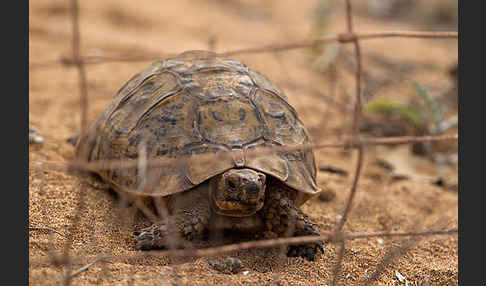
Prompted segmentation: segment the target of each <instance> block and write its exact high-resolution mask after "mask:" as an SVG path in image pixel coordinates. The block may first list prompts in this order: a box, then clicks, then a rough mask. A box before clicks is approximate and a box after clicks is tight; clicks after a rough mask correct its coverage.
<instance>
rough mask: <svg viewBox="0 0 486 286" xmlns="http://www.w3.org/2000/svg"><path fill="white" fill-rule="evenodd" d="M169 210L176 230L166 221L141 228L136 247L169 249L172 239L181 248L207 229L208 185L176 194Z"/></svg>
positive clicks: (209, 210) (208, 211) (208, 212)
mask: <svg viewBox="0 0 486 286" xmlns="http://www.w3.org/2000/svg"><path fill="white" fill-rule="evenodd" d="M167 207H168V209H169V211H170V213H171V217H170V219H171V221H172V226H173V228H172V229H171V228H169V227H168V225H167V223H166V222H164V221H161V222H158V223H154V224H153V225H152V226H150V227H147V228H144V229H142V230H141V231H140V234H139V235H138V237H137V238H136V245H135V248H137V249H154V248H169V247H170V246H171V241H170V239H173V241H172V243H174V245H173V246H174V247H182V246H183V245H184V242H185V240H192V239H193V238H194V237H196V236H198V235H201V234H203V232H204V231H205V230H207V228H208V225H209V219H210V216H211V209H210V205H209V194H208V189H207V185H206V184H204V185H200V186H198V187H197V188H195V189H193V190H190V191H186V192H182V193H179V194H176V195H173V196H172V197H171V198H170V200H169V202H168V205H167ZM159 213H160V211H159ZM171 230H172V231H171ZM174 230H175V231H174Z"/></svg>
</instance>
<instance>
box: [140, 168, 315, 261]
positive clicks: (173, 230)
mask: <svg viewBox="0 0 486 286" xmlns="http://www.w3.org/2000/svg"><path fill="white" fill-rule="evenodd" d="M250 173H251V172H250ZM250 173H248V171H246V172H245V171H242V172H241V173H240V174H241V180H236V179H235V176H238V172H235V170H232V171H231V172H229V173H228V174H231V176H229V175H228V174H227V175H221V177H220V178H218V177H216V178H214V180H229V179H231V180H232V181H233V182H234V184H236V187H233V188H232V190H229V191H228V189H224V186H225V185H227V184H226V183H224V184H223V183H221V182H220V183H205V184H202V185H199V186H198V187H196V188H195V189H192V190H189V191H185V192H182V193H178V194H175V195H173V196H171V198H170V200H169V201H168V204H167V207H168V210H169V212H170V214H171V222H172V227H168V225H167V223H166V222H159V223H155V224H154V225H152V226H150V227H148V228H145V229H143V230H141V233H140V235H139V236H138V237H137V239H136V240H137V243H136V248H137V249H153V248H170V247H183V246H184V243H185V242H187V240H192V239H193V238H194V237H195V236H199V235H201V234H202V233H203V232H204V231H206V230H210V228H211V229H212V226H211V224H210V222H211V221H212V222H213V223H214V222H216V221H215V220H216V218H218V219H220V220H224V223H222V224H220V227H223V228H227V229H237V230H241V231H245V230H244V229H243V228H247V229H250V228H251V227H252V226H253V225H254V226H255V228H256V227H258V226H259V225H260V226H261V225H264V226H263V230H264V231H265V236H267V237H292V236H305V235H319V232H318V231H317V230H316V225H315V224H314V223H313V222H312V221H310V219H309V217H308V216H307V215H305V214H304V213H303V212H302V211H301V210H300V208H299V207H298V203H299V198H298V197H297V196H299V195H300V194H299V193H298V192H296V191H295V190H293V189H291V188H289V187H287V186H286V185H284V184H283V183H281V182H279V181H278V180H276V179H269V180H268V181H269V183H270V184H269V185H267V186H266V190H265V192H264V197H265V199H264V205H263V207H262V208H261V209H260V210H258V211H256V213H255V214H253V215H251V216H247V217H246V218H245V217H231V216H228V215H221V214H217V212H215V210H214V209H213V208H214V207H215V204H214V203H213V204H212V203H211V200H213V199H218V198H220V197H219V196H211V195H210V194H211V193H214V192H221V194H224V195H226V196H227V197H235V194H237V193H238V192H242V193H243V191H241V188H243V187H245V186H247V185H248V181H249V180H250V178H251V177H253V178H254V180H261V178H260V177H259V176H255V175H254V174H253V175H251V174H250ZM243 178H246V179H247V180H246V181H245V180H243ZM212 180H213V179H212ZM237 181H240V182H241V185H238V184H237ZM263 181H265V180H263ZM211 187H212V188H214V189H213V190H212V191H211V192H210V188H211ZM261 188H263V189H265V186H261ZM235 192H236V193H235ZM262 195H263V194H262ZM215 197H216V198H215ZM239 197H240V198H241V200H242V201H243V199H245V198H246V199H247V197H245V196H239ZM223 199H224V197H223ZM255 200H256V201H259V199H258V197H255ZM233 202H234V204H235V205H236V204H237V203H238V201H237V200H236V201H233ZM160 213H161V212H160V211H159V214H160ZM240 220H241V221H240ZM262 222H263V223H262ZM246 231H248V230H246ZM171 239H172V240H171ZM318 249H320V250H321V252H324V250H323V246H322V242H317V243H307V244H299V245H291V246H289V247H288V251H287V256H290V257H298V256H300V257H302V258H304V259H307V260H309V261H314V260H315V256H316V254H317V250H318Z"/></svg>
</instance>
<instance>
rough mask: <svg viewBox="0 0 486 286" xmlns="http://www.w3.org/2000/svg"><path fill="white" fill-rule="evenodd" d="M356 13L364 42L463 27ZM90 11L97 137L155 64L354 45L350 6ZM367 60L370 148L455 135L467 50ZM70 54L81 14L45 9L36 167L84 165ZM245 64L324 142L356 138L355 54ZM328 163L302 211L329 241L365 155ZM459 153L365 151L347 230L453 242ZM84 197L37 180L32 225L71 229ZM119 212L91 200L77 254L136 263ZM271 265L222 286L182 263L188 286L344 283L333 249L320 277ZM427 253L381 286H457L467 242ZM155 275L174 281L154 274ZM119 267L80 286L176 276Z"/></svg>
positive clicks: (362, 8)
mask: <svg viewBox="0 0 486 286" xmlns="http://www.w3.org/2000/svg"><path fill="white" fill-rule="evenodd" d="M351 3H352V4H353V23H354V30H355V31H356V32H371V31H395V30H418V31H457V27H458V24H457V19H458V16H457V11H458V7H457V4H458V3H457V1H452V0H427V1H419V0H373V1H371V0H370V1H351ZM79 5H80V6H79V9H80V26H79V28H80V33H81V36H80V41H81V51H80V52H81V54H82V55H83V56H84V57H86V59H87V63H86V73H87V80H88V86H87V89H88V99H89V105H88V122H89V123H90V122H92V121H93V120H94V119H95V118H96V117H97V115H98V114H99V112H100V111H101V109H102V108H103V106H104V105H105V104H106V103H107V102H108V101H109V100H110V98H111V97H112V96H113V95H114V94H115V93H116V92H117V91H118V89H119V88H120V87H121V86H122V85H123V84H124V83H125V82H126V81H127V80H128V79H130V78H131V77H132V76H133V75H134V74H136V73H137V72H139V71H140V70H142V69H143V68H145V67H146V66H148V65H149V64H150V63H151V62H152V61H154V60H155V59H156V58H164V57H167V56H169V55H174V54H178V53H181V52H183V51H186V50H212V51H215V52H229V51H233V50H239V49H246V48H255V47H263V46H268V45H274V44H286V43H293V42H301V41H305V40H310V39H316V38H319V37H324V36H329V35H335V34H338V33H342V32H345V31H346V15H345V7H344V1H337V0H314V1H300V2H299V3H297V2H296V1H277V0H265V1H257V0H246V1H244V0H226V1H225V0H205V1H203V0H198V1H194V0H191V1H189V0H180V1H155V0H151V1H142V2H136V1H129V0H117V1H112V0H105V1H80V3H79ZM360 45H361V53H362V60H363V72H362V87H363V100H364V102H363V103H364V110H363V112H364V116H363V118H362V120H361V122H360V132H361V134H362V136H364V137H386V136H423V135H440V134H454V133H457V124H458V121H457V118H458V117H457V112H458V109H457V98H458V93H457V63H458V57H457V55H458V49H457V39H414V38H385V39H370V40H362V41H360ZM71 55H72V11H71V2H70V1H60V0H39V1H31V2H30V6H29V64H30V71H29V93H30V94H29V123H30V130H29V131H30V134H31V144H30V152H29V159H30V162H31V164H33V163H35V162H37V161H39V162H40V161H68V160H71V159H73V158H74V153H73V147H72V146H71V145H69V144H68V143H67V142H66V140H67V139H68V138H69V137H70V136H72V135H73V134H76V133H77V132H79V128H80V124H81V123H80V117H81V109H80V103H79V96H80V92H79V78H78V72H77V70H76V68H75V67H74V66H68V65H64V64H63V63H62V59H66V58H69V57H70V56H71ZM232 57H233V58H236V59H238V60H241V61H243V62H244V63H245V64H247V65H248V66H249V67H251V68H253V69H255V70H258V71H260V72H261V73H263V74H264V75H266V76H267V77H268V78H269V79H270V80H271V81H272V82H273V83H274V84H276V85H277V86H278V87H279V88H280V89H281V90H283V92H284V93H285V94H286V95H287V96H288V98H289V102H290V104H292V105H293V106H294V107H295V109H296V110H297V112H298V114H299V115H300V117H301V119H302V121H303V122H304V124H305V125H306V127H307V129H308V130H309V132H310V133H311V135H312V138H313V139H314V140H315V141H321V140H325V139H328V138H329V139H330V140H339V138H343V136H345V135H349V134H351V126H352V110H353V104H354V100H355V78H354V76H355V72H356V68H357V63H356V59H355V54H354V50H353V45H352V44H351V45H347V44H339V43H328V44H325V45H324V44H323V45H320V46H314V47H308V48H300V49H292V50H288V51H281V52H265V53H246V54H245V53H241V54H235V55H234V56H232ZM315 152H316V161H317V165H318V169H319V170H320V171H319V175H318V184H319V186H321V187H322V188H324V189H325V190H326V191H325V192H323V195H322V196H321V198H320V199H315V200H313V201H311V202H310V203H308V204H306V205H304V206H303V209H304V211H306V213H309V214H310V216H311V217H312V218H313V219H314V220H316V221H318V223H319V227H320V229H322V230H328V229H329V228H331V226H332V227H333V226H334V224H335V222H336V221H337V217H338V216H339V214H340V213H342V209H343V206H344V204H345V200H346V198H347V195H348V192H349V187H350V182H351V180H352V178H353V172H354V164H355V162H356V154H355V152H354V151H352V150H350V149H349V150H348V149H342V148H331V149H319V150H316V151H315ZM457 152H458V149H457V141H441V142H428V143H416V144H409V145H399V146H394V147H384V146H369V147H367V148H366V157H365V165H364V169H363V172H362V178H361V180H360V185H359V188H358V190H359V194H358V196H357V198H356V200H357V201H356V203H355V207H354V209H353V211H352V215H351V216H350V218H349V222H348V224H347V226H346V227H345V230H348V231H362V232H373V231H391V230H410V229H411V228H413V227H416V226H417V223H416V222H417V221H416V219H417V218H422V221H421V224H420V226H421V227H422V228H424V229H427V228H426V227H427V226H429V227H430V226H436V224H437V222H438V221H440V226H441V227H457V192H458V186H457V158H458V153H457ZM78 189H79V187H78V183H77V180H76V178H75V177H73V176H71V175H68V174H65V173H62V172H55V171H42V172H41V171H38V170H34V169H31V170H30V173H29V192H30V199H29V215H30V217H29V223H30V225H31V226H33V225H50V226H51V227H54V228H56V229H66V226H67V225H69V223H70V220H71V219H72V215H70V214H71V213H72V212H73V209H74V208H75V206H76V195H77V194H76V192H77V191H78ZM90 204H91V205H90ZM114 204H115V203H114V202H113V198H112V197H110V196H108V195H107V194H106V192H104V191H100V190H98V191H96V190H95V191H90V192H89V194H88V198H87V206H88V209H89V211H87V213H86V214H85V215H84V216H83V219H82V220H81V221H80V222H79V227H78V229H79V233H78V234H77V235H76V236H75V237H76V240H75V241H76V242H77V243H78V244H76V243H75V244H74V246H73V251H75V252H78V251H82V252H83V253H97V252H101V251H110V252H113V253H120V254H126V253H131V252H132V251H133V248H132V245H131V244H130V243H131V240H130V239H131V238H130V237H129V233H130V231H132V230H133V229H130V227H128V228H124V227H121V226H119V227H118V228H117V227H116V226H114V225H111V226H110V225H107V224H106V221H109V218H111V219H115V220H121V219H120V218H113V217H112V216H113V214H110V213H109V210H110V209H113V208H114ZM115 225H116V224H115ZM131 227H132V228H133V225H132V226H131ZM66 231H67V230H66ZM62 241H63V240H62V238H59V237H56V238H51V240H49V236H47V235H45V234H42V233H31V234H30V256H31V257H34V258H38V257H42V256H45V255H46V251H47V249H48V248H49V245H50V243H51V242H52V243H53V245H54V248H55V249H57V248H59V249H60V248H61V245H62ZM120 241H121V242H122V243H120ZM393 243H394V240H392V239H390V240H388V239H387V240H386V241H385V242H384V243H379V242H378V243H377V242H376V240H373V241H372V242H370V241H368V242H367V241H364V242H363V241H362V242H354V241H353V242H352V243H351V242H350V247H351V249H353V251H355V252H356V253H354V252H353V254H354V255H352V256H349V258H347V259H345V261H344V263H345V265H344V268H343V272H342V273H343V274H342V277H341V279H342V282H343V283H345V282H346V283H350V281H352V280H350V279H352V278H353V277H354V278H355V280H356V281H358V280H359V279H360V278H362V277H364V276H366V273H367V272H365V270H366V269H373V267H375V266H376V264H378V263H379V261H380V259H381V258H382V257H383V255H384V253H386V251H387V249H388V248H387V247H389V246H390V245H392V244H393ZM87 245H89V246H90V247H87ZM427 248H432V249H435V252H434V254H433V256H434V259H435V260H434V261H435V263H433V265H432V264H429V263H428V262H429V260H430V259H431V258H430V255H431V254H430V253H428V252H427V251H426V250H424V249H427ZM258 251H261V250H255V251H247V252H238V253H237V254H235V255H236V256H238V257H239V258H240V259H241V260H242V261H243V263H244V264H245V267H246V268H247V269H249V271H250V274H248V275H246V276H245V275H243V274H239V275H236V276H228V275H223V276H221V275H222V274H218V272H217V270H215V269H213V268H211V266H210V264H209V263H206V262H207V261H206V260H204V259H206V258H201V259H198V260H196V262H193V263H187V264H183V265H184V266H182V269H185V268H184V267H187V269H192V270H191V271H189V272H187V273H186V272H184V270H182V272H181V273H183V274H181V275H182V276H184V275H186V276H184V277H186V278H187V279H188V281H191V279H193V281H196V282H194V283H195V284H201V285H204V284H205V283H207V284H208V285H210V284H209V283H213V282H215V281H220V282H221V283H223V284H224V283H228V284H231V283H235V284H238V283H243V284H244V283H246V282H248V283H250V282H252V281H253V282H254V283H260V282H262V281H266V280H265V279H270V278H271V277H273V276H272V275H274V274H275V273H280V275H281V276H280V277H281V281H282V283H283V285H290V284H294V283H298V282H299V281H307V284H310V285H319V283H320V282H322V279H328V278H329V277H330V275H331V274H330V272H331V271H330V269H331V268H332V261H333V259H334V257H335V249H334V246H332V245H329V246H328V248H326V253H325V255H324V256H323V258H322V259H321V260H320V261H318V262H317V263H315V264H312V265H311V264H307V263H305V264H302V263H303V262H298V261H290V262H288V263H283V264H278V263H277V264H278V265H277V266H275V265H270V264H268V262H266V261H265V260H264V259H263V256H264V255H263V254H262V253H263V252H258ZM350 251H351V250H350ZM413 251H415V252H413V253H415V255H414V256H413V257H409V260H407V261H403V260H400V261H401V262H400V264H398V265H399V266H393V267H392V266H390V267H389V268H387V270H386V271H385V274H384V275H383V276H381V278H380V280H379V281H380V283H383V284H382V285H393V284H389V283H392V282H391V281H392V279H395V280H396V279H397V278H396V276H394V273H395V272H394V271H395V270H397V271H399V272H400V273H402V274H404V273H406V274H407V275H408V276H407V275H405V276H407V279H409V280H408V281H415V282H417V283H418V282H420V281H429V282H431V283H432V284H430V285H456V284H457V238H456V237H448V238H446V239H444V238H435V237H434V238H428V239H426V241H425V242H424V244H423V246H420V247H418V248H416V249H414V250H413ZM245 259H246V260H245ZM155 265H158V266H160V265H164V266H163V267H162V268H157V270H154V269H155V268H153V267H154V266H155ZM110 267H111V268H113V269H111V270H108V273H111V274H102V270H101V268H102V266H99V267H94V268H93V270H89V271H87V272H86V273H83V274H81V275H80V277H83V278H82V279H80V280H79V281H77V282H79V285H85V284H86V285H88V284H90V283H95V282H96V281H101V282H100V283H107V284H110V283H115V282H120V283H121V285H125V284H124V283H129V282H130V281H135V285H144V284H143V283H148V284H147V285H154V284H153V283H155V281H159V280H160V279H162V278H160V277H162V276H163V275H166V274H163V273H165V272H163V271H165V270H163V269H165V268H164V267H170V264H169V263H168V261H165V260H164V261H162V262H161V261H159V260H155V258H154V259H152V260H151V259H148V258H147V261H145V262H144V263H142V264H140V263H135V262H132V263H129V262H126V263H115V264H112V266H110ZM134 269H138V270H134ZM103 271H105V270H103ZM103 273H105V272H103ZM114 273H118V274H117V275H118V276H116V275H114ZM304 273H307V275H306V274H304ZM347 274H349V276H347ZM59 275H61V273H60V270H59V268H56V267H53V266H45V267H36V268H31V269H30V271H29V277H30V282H31V284H32V285H43V284H42V282H41V281H50V279H52V281H57V280H56V279H59ZM161 275H162V276H161ZM167 275H169V274H167ZM167 275H166V276H167ZM191 275H192V276H191ZM242 275H243V276H242ZM166 276H163V277H166ZM169 276H170V275H169ZM143 277H145V278H146V279H143ZM191 277H192V278H191ZM269 277H270V278H269ZM350 277H351V278H350ZM46 279H47V280H46ZM218 279H220V280H218ZM245 279H246V280H245ZM424 279H426V280H424ZM434 279H435V280H434ZM245 281H246V282H245ZM434 281H435V282H434ZM387 283H388V284H387ZM434 283H439V284H434ZM76 284H77V283H76ZM189 284H190V283H189ZM190 285H192V284H190ZM421 285H426V284H421Z"/></svg>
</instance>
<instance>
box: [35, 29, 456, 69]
mask: <svg viewBox="0 0 486 286" xmlns="http://www.w3.org/2000/svg"><path fill="white" fill-rule="evenodd" d="M457 37H458V33H457V32H442V31H440V32H436V31H385V32H360V33H355V34H354V35H350V34H348V33H343V34H338V35H334V36H326V37H320V38H318V39H314V40H303V41H296V42H292V43H286V44H273V45H267V46H263V47H256V48H246V49H238V50H233V51H227V52H224V53H221V55H224V56H233V55H242V54H253V53H270V52H280V51H287V50H293V49H302V48H307V47H313V46H319V45H322V44H326V43H329V42H336V41H337V42H340V43H343V44H344V43H351V42H353V41H354V39H356V38H357V39H360V40H369V39H379V38H422V39H450V38H457ZM173 55H175V54H169V53H165V54H158V55H141V54H140V55H120V56H85V57H80V58H79V61H81V62H83V63H84V64H102V63H114V62H144V61H154V60H157V59H162V58H166V57H170V56H173ZM60 65H75V61H74V60H73V59H69V58H65V57H64V58H61V59H60V60H48V61H44V62H33V63H30V64H29V69H30V70H34V69H38V68H51V67H58V66H60Z"/></svg>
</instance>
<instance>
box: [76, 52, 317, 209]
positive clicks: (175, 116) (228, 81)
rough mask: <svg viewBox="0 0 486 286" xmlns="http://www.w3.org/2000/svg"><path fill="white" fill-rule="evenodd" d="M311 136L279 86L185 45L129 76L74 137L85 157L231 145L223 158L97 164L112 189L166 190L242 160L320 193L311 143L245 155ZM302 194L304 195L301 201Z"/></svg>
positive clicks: (155, 154)
mask: <svg viewBox="0 0 486 286" xmlns="http://www.w3.org/2000/svg"><path fill="white" fill-rule="evenodd" d="M308 142H309V136H308V135H307V131H306V129H305V127H304V125H303V124H302V122H301V121H300V120H299V118H298V116H297V114H296V112H295V110H294V109H293V108H292V106H290V105H289V104H288V102H287V98H286V97H285V95H284V94H283V92H282V91H280V90H279V89H277V88H276V87H275V86H274V85H273V84H272V83H271V82H270V81H269V80H267V79H266V78H265V77H264V76H263V75H261V74H259V73H258V72H256V71H253V70H251V69H249V68H248V67H246V66H245V65H244V64H243V63H241V62H239V61H236V60H233V59H229V58H225V57H221V56H218V55H217V54H214V53H210V52H203V51H190V52H185V53H182V54H180V55H178V56H176V57H173V58H169V59H166V60H161V61H157V62H155V63H153V64H152V65H151V66H149V67H148V68H147V69H145V70H143V71H142V72H140V73H138V74H137V75H135V76H134V77H133V78H131V79H130V80H129V81H128V82H127V83H126V84H125V85H124V86H123V87H122V88H121V89H120V90H119V91H118V93H117V94H116V95H115V96H114V97H113V99H112V100H111V102H110V103H109V104H108V105H107V106H106V107H105V108H104V109H103V111H102V113H101V115H100V116H99V117H98V119H97V120H96V121H95V122H94V123H93V124H92V125H91V126H90V128H89V129H88V130H87V132H86V133H85V134H83V135H82V136H81V137H80V140H79V142H78V145H77V150H76V154H77V157H78V158H79V159H82V160H88V161H98V160H123V159H137V158H138V157H139V155H140V154H142V152H143V154H144V156H146V158H148V159H152V158H159V157H161V158H183V157H184V156H193V155H197V154H207V153H219V152H231V154H232V156H227V157H228V158H229V159H227V160H215V161H214V162H211V164H208V163H205V164H197V163H196V164H195V162H194V161H191V163H189V161H188V160H180V162H178V163H176V164H171V165H166V166H161V167H150V168H147V170H145V173H144V174H145V176H141V175H140V174H139V172H141V171H140V169H139V168H121V169H119V168H112V169H109V170H101V171H98V174H99V175H100V176H101V177H102V178H103V179H104V180H106V181H108V182H110V183H111V184H112V185H113V186H114V187H115V189H117V191H128V192H135V193H136V194H139V195H146V196H168V195H171V194H174V193H178V192H182V191H185V190H188V189H190V188H192V187H194V186H196V185H198V184H200V183H202V182H204V181H206V180H207V179H209V178H211V177H213V176H215V175H218V174H220V173H222V172H224V171H226V170H228V169H231V168H238V167H247V168H252V169H255V170H258V171H261V172H263V173H266V174H268V175H271V176H273V177H275V178H277V179H279V180H281V181H282V182H284V183H285V184H287V185H288V186H290V187H292V188H293V189H295V190H297V191H300V192H303V193H305V194H307V195H306V196H305V200H307V199H309V198H310V197H312V196H314V195H316V194H318V193H319V192H320V189H319V188H318V187H317V186H316V166H315V162H314V154H313V151H312V150H310V149H307V150H305V149H300V150H296V151H279V152H274V153H272V154H268V153H266V154H265V155H264V156H257V157H256V156H248V155H247V154H248V151H251V150H256V149H258V148H262V147H269V146H293V145H296V144H302V143H308ZM305 200H304V201H305Z"/></svg>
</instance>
